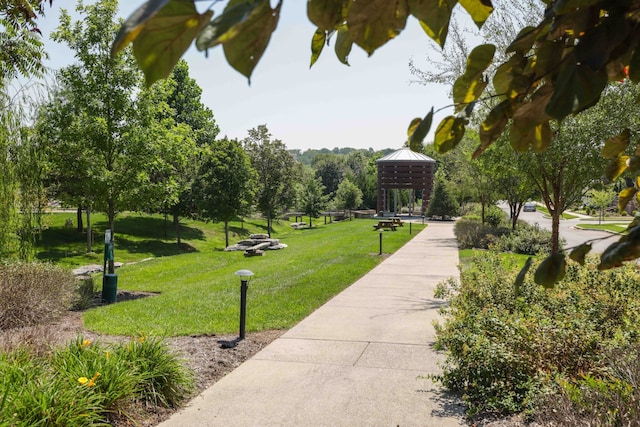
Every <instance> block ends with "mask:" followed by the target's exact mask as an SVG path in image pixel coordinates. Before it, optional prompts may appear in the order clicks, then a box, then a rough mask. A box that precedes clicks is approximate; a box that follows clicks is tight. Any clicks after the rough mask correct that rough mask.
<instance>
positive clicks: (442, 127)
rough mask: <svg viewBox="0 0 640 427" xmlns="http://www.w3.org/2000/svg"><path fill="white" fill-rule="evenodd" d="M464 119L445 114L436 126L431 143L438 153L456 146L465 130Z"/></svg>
mask: <svg viewBox="0 0 640 427" xmlns="http://www.w3.org/2000/svg"><path fill="white" fill-rule="evenodd" d="M465 124H466V119H463V118H461V117H454V116H447V117H445V118H444V119H443V120H442V121H441V122H440V124H439V125H438V128H437V129H436V135H435V139H434V142H433V145H434V147H435V149H436V151H437V152H438V153H446V152H447V151H450V150H453V149H454V148H456V146H457V145H458V143H459V142H460V141H461V140H462V137H463V136H464V131H465Z"/></svg>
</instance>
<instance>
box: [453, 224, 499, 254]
mask: <svg viewBox="0 0 640 427" xmlns="http://www.w3.org/2000/svg"><path fill="white" fill-rule="evenodd" d="M454 233H455V235H456V238H457V239H458V247H459V248H460V249H473V248H477V249H488V248H489V247H490V246H491V245H492V244H493V243H495V242H496V241H497V239H498V238H499V237H500V236H502V235H504V234H507V233H509V229H507V228H495V227H492V226H489V225H483V224H482V223H481V222H480V221H477V220H472V219H468V218H467V217H464V218H462V219H459V220H458V221H457V222H456V225H455V227H454Z"/></svg>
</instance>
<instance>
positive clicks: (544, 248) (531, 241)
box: [494, 221, 551, 255]
mask: <svg viewBox="0 0 640 427" xmlns="http://www.w3.org/2000/svg"><path fill="white" fill-rule="evenodd" d="M494 249H496V250H498V251H502V252H514V253H517V254H525V255H536V254H539V253H541V252H542V253H549V252H551V231H549V230H545V229H543V228H540V226H539V225H538V224H533V225H529V224H527V223H525V222H523V221H520V222H518V226H517V227H516V229H515V230H513V231H511V232H510V233H508V234H503V235H501V236H500V238H499V239H498V240H497V241H496V245H495V246H494Z"/></svg>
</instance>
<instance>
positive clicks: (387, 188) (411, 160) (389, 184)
mask: <svg viewBox="0 0 640 427" xmlns="http://www.w3.org/2000/svg"><path fill="white" fill-rule="evenodd" d="M377 164H378V209H377V210H378V214H379V215H382V216H384V214H385V213H393V214H394V215H395V214H397V207H398V190H403V189H409V190H410V191H411V197H410V199H409V200H410V201H409V212H410V213H413V202H414V200H415V192H416V191H420V192H421V196H422V213H421V214H422V215H424V214H425V212H426V210H427V205H428V202H429V199H430V198H431V191H432V190H433V175H434V173H435V169H436V161H435V160H433V159H432V158H431V157H429V156H425V155H424V154H421V153H416V152H415V151H411V150H410V149H409V148H402V149H400V150H398V151H394V152H393V153H391V154H388V155H386V156H384V157H382V158H380V159H378V160H377Z"/></svg>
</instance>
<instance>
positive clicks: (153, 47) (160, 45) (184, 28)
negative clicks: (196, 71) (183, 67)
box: [133, 0, 213, 86]
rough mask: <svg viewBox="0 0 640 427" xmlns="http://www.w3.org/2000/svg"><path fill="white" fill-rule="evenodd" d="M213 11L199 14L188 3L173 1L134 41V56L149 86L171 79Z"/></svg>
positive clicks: (180, 0) (152, 19)
mask: <svg viewBox="0 0 640 427" xmlns="http://www.w3.org/2000/svg"><path fill="white" fill-rule="evenodd" d="M212 14H213V12H212V11H207V12H205V13H204V14H202V15H201V14H199V13H198V12H197V11H196V8H195V5H194V3H193V2H192V1H189V0H171V1H170V2H169V3H168V4H167V5H166V6H165V7H164V8H162V9H161V10H160V11H159V12H157V13H156V14H155V15H153V16H152V17H151V18H150V19H149V20H148V21H147V22H146V24H145V25H144V28H143V29H142V31H140V33H139V34H138V36H137V37H136V38H135V40H133V54H134V56H135V58H136V61H137V62H138V66H139V67H140V69H141V70H142V72H143V73H144V76H145V81H146V84H147V86H150V85H151V84H153V82H155V81H156V80H159V79H163V78H166V77H168V76H169V74H170V73H171V70H173V67H174V66H175V65H176V64H177V63H178V61H179V60H180V58H181V57H182V55H183V54H184V52H185V51H186V50H187V49H188V48H189V46H190V45H191V43H192V42H193V39H194V38H195V37H196V35H197V34H198V33H199V32H200V30H201V29H202V28H203V27H204V26H205V25H207V23H208V22H209V20H210V19H211V16H212Z"/></svg>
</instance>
